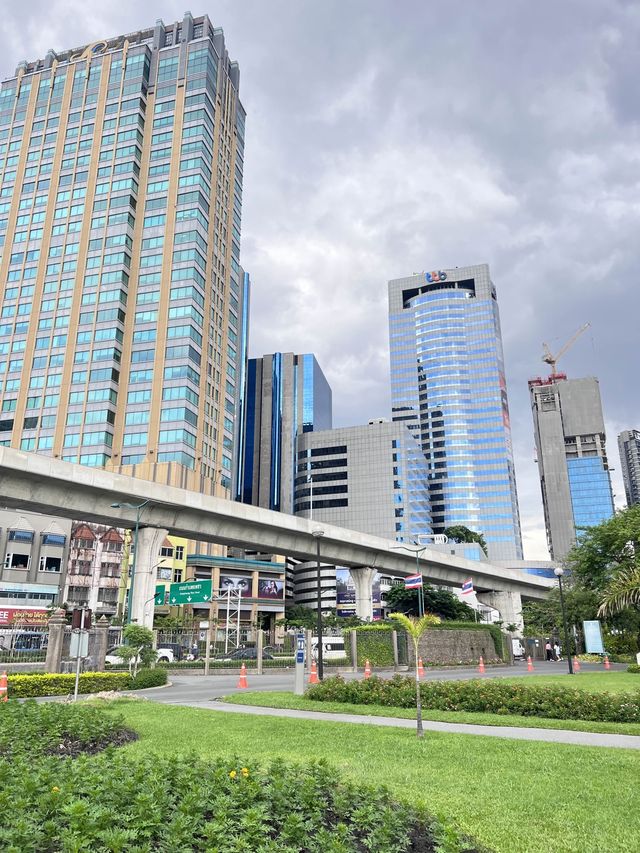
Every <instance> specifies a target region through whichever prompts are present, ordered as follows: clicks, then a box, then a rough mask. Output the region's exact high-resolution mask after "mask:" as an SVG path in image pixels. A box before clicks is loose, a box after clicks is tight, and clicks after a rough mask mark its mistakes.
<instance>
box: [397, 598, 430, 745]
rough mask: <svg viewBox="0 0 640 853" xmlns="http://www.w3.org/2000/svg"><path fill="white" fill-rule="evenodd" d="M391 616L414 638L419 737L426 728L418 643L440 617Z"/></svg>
mask: <svg viewBox="0 0 640 853" xmlns="http://www.w3.org/2000/svg"><path fill="white" fill-rule="evenodd" d="M390 618H391V619H393V620H394V621H395V622H397V623H398V625H399V626H400V627H401V628H404V630H405V631H406V632H407V634H408V635H409V636H410V637H411V639H412V640H413V649H414V652H415V664H416V719H417V730H416V734H417V736H418V737H424V730H423V728H422V703H421V701H420V673H419V671H418V645H419V643H420V637H421V636H422V635H423V634H424V632H425V631H426V630H427V629H428V628H431V627H432V626H433V625H437V624H438V623H439V622H440V617H439V616H434V615H433V613H425V614H424V616H421V617H420V618H419V619H418V618H416V617H415V616H406V615H405V614H404V613H392V614H391V616H390Z"/></svg>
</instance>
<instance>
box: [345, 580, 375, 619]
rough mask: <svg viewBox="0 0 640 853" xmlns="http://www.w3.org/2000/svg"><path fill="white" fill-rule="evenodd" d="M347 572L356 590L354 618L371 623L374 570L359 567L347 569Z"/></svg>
mask: <svg viewBox="0 0 640 853" xmlns="http://www.w3.org/2000/svg"><path fill="white" fill-rule="evenodd" d="M349 572H350V573H351V578H352V580H353V583H354V586H355V588H356V616H359V617H360V619H363V620H364V621H365V622H371V621H373V594H372V593H373V579H374V577H375V575H376V570H375V569H370V568H368V567H367V566H361V567H359V568H357V569H349Z"/></svg>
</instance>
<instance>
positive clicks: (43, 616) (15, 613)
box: [0, 607, 49, 625]
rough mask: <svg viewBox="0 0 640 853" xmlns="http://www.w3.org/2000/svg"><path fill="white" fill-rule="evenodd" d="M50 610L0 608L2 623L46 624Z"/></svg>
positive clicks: (0, 622)
mask: <svg viewBox="0 0 640 853" xmlns="http://www.w3.org/2000/svg"><path fill="white" fill-rule="evenodd" d="M48 618H49V611H48V610H46V609H42V610H39V609H33V608H21V607H3V608H0V625H46V624H47V621H48Z"/></svg>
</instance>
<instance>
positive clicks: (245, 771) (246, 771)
mask: <svg viewBox="0 0 640 853" xmlns="http://www.w3.org/2000/svg"><path fill="white" fill-rule="evenodd" d="M242 775H243V776H244V778H245V779H246V778H247V776H248V775H249V768H248V767H243V768H242Z"/></svg>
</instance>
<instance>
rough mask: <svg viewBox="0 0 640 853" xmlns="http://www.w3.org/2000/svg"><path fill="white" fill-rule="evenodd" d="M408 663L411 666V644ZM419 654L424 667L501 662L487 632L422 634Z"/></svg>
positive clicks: (410, 645) (411, 645) (409, 644)
mask: <svg viewBox="0 0 640 853" xmlns="http://www.w3.org/2000/svg"><path fill="white" fill-rule="evenodd" d="M408 652H409V663H410V664H412V665H413V664H414V655H413V643H411V642H409V643H408ZM419 654H420V657H421V658H422V662H423V663H424V664H425V665H427V664H460V663H474V664H475V663H478V661H479V659H480V655H482V657H483V659H484V662H485V663H501V660H500V658H499V657H498V655H497V654H496V648H495V644H494V642H493V637H492V636H491V634H490V633H489V631H480V630H478V631H465V630H464V629H459V630H458V629H457V630H455V631H442V630H435V631H426V632H425V633H424V634H423V635H422V637H421V638H420V646H419Z"/></svg>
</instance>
